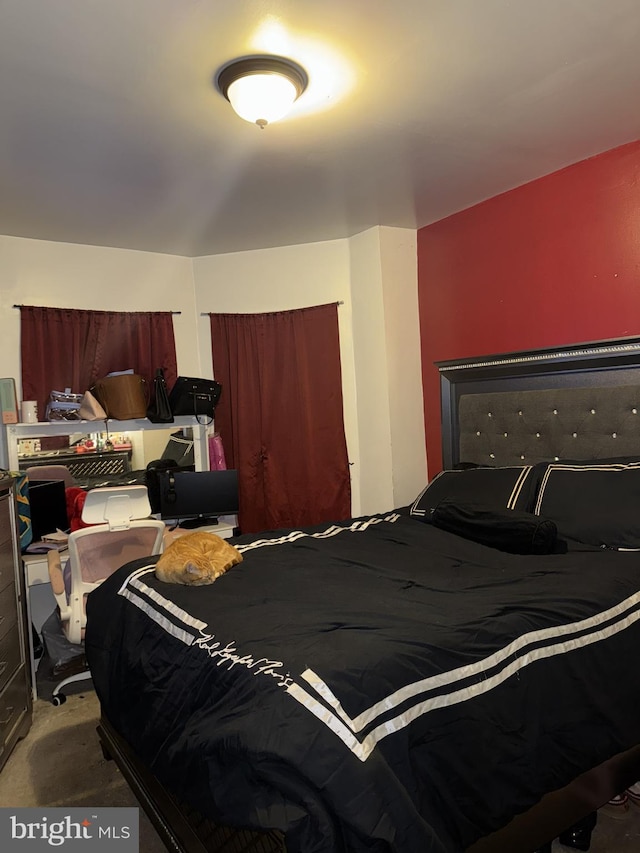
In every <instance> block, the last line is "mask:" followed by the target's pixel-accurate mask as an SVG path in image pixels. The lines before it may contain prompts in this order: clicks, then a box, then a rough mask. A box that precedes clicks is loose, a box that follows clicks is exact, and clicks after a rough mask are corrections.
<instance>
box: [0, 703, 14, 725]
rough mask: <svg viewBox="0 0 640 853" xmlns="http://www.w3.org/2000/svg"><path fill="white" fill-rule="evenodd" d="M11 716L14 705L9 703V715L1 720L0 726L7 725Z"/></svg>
mask: <svg viewBox="0 0 640 853" xmlns="http://www.w3.org/2000/svg"><path fill="white" fill-rule="evenodd" d="M11 717H13V705H7V716H6V717H5V718H4V720H0V726H6V725H7V723H8V722H9V720H10V719H11Z"/></svg>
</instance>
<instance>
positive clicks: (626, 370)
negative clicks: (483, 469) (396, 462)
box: [437, 338, 640, 468]
mask: <svg viewBox="0 0 640 853" xmlns="http://www.w3.org/2000/svg"><path fill="white" fill-rule="evenodd" d="M437 367H438V370H439V372H440V390H441V403H442V439H443V464H444V467H445V468H450V467H452V466H453V465H455V464H456V463H459V462H471V463H475V464H481V465H493V466H500V465H522V464H528V463H529V464H533V463H535V462H542V461H547V460H554V459H606V458H611V457H619V456H631V455H636V454H638V453H640V338H624V339H620V340H613V341H599V342H595V343H588V344H576V345H573V346H569V347H563V348H558V349H547V350H530V351H527V352H520V353H506V354H502V355H497V356H487V357H483V358H478V359H465V360H458V361H446V362H438V364H437Z"/></svg>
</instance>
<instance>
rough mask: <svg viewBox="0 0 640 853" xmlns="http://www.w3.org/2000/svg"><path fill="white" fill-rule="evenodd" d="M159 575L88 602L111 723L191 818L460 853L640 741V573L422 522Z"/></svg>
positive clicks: (125, 581) (286, 542) (143, 572)
mask: <svg viewBox="0 0 640 853" xmlns="http://www.w3.org/2000/svg"><path fill="white" fill-rule="evenodd" d="M234 544H235V545H236V547H238V548H239V549H240V550H241V551H242V552H243V556H244V561H243V562H242V563H241V564H240V565H238V566H236V567H234V568H233V569H231V570H230V571H229V572H228V573H227V574H226V575H224V576H223V577H222V578H220V579H219V580H217V581H216V582H215V583H214V584H212V585H211V586H201V587H191V588H187V587H181V586H175V585H168V584H163V583H162V582H160V581H158V580H157V579H156V577H155V574H154V571H153V564H154V562H155V558H150V559H149V560H143V561H136V562H134V563H130V564H128V565H127V566H124V567H123V568H122V569H121V570H120V571H119V572H118V573H117V574H115V575H113V576H112V577H111V578H109V579H108V580H107V581H106V582H105V583H104V584H103V585H102V586H101V587H100V588H99V589H97V590H96V591H95V592H93V593H91V595H90V596H89V598H88V605H87V607H88V626H87V633H86V652H87V657H88V659H89V664H90V667H91V671H92V674H93V679H94V683H95V687H96V690H97V693H98V696H99V699H100V702H101V705H102V708H103V711H104V713H105V715H106V717H107V718H108V719H109V720H110V722H111V723H112V724H113V725H114V726H115V728H116V729H117V730H118V731H119V732H120V733H121V734H122V735H123V736H124V737H125V739H126V740H127V741H129V743H130V744H131V745H132V746H133V747H134V749H135V751H136V752H137V753H138V755H139V756H140V757H141V758H142V760H143V761H144V762H145V763H146V764H147V765H148V766H149V768H150V769H151V770H152V771H153V772H154V773H155V775H156V776H157V777H158V778H159V779H160V780H161V781H162V782H163V783H164V784H165V785H166V786H167V787H168V788H169V789H171V790H172V791H174V792H175V793H176V794H177V795H178V796H179V797H180V799H181V800H183V801H186V802H188V803H190V804H191V805H193V806H194V807H195V808H197V809H199V810H200V811H201V812H203V813H204V814H208V815H210V816H211V817H213V818H214V819H217V820H219V821H221V822H223V823H230V824H234V825H241V826H248V827H271V828H279V829H281V830H283V831H284V832H285V833H286V842H287V849H288V851H290V853H296V851H300V853H302V851H304V853H312V851H313V853H315V851H317V853H338V851H349V853H360V851H380V853H382V851H397V853H445V851H446V853H454V852H457V851H462V850H463V849H465V848H466V847H467V846H468V845H469V844H471V843H472V842H473V841H474V840H476V839H477V838H478V837H480V836H482V835H484V834H486V833H488V832H489V831H491V830H493V829H495V828H498V827H500V826H502V825H503V824H504V823H506V822H507V820H508V819H509V818H510V816H512V815H513V814H516V813H518V812H521V811H524V810H526V809H527V808H528V807H530V806H531V805H532V804H534V803H535V802H536V801H537V800H538V799H539V798H540V796H541V795H542V794H543V793H544V792H546V791H548V790H552V789H556V788H558V787H561V786H563V785H564V784H566V783H567V782H568V781H570V780H571V779H572V778H574V777H575V776H576V775H578V774H579V773H580V772H582V771H584V770H587V769H589V768H591V767H593V766H595V765H597V764H598V763H600V762H601V761H603V760H605V759H606V758H608V757H610V756H611V755H613V754H615V753H617V752H620V751H621V750H623V749H626V748H628V747H630V746H632V745H634V744H636V743H638V742H640V714H639V713H638V708H640V679H638V678H637V676H636V674H635V652H636V650H637V649H638V648H640V627H639V625H638V619H639V618H640V593H639V590H640V555H639V554H637V553H635V552H613V551H597V550H593V549H592V550H589V551H584V552H580V551H574V552H570V553H568V554H563V555H554V556H544V557H539V556H515V555H511V554H507V553H502V552H500V551H497V550H495V549H493V548H488V547H485V546H482V545H477V544H474V543H472V542H469V541H466V540H464V539H461V538H459V537H457V536H454V535H452V534H450V533H446V532H444V531H441V530H438V529H436V528H434V527H431V526H430V525H428V524H424V523H421V522H420V521H417V520H415V519H413V518H410V517H408V516H405V515H402V514H398V513H392V514H389V515H387V516H381V517H372V518H366V519H359V520H356V521H353V522H344V523H341V524H337V525H334V526H329V527H323V528H314V529H307V530H305V531H294V532H287V531H278V532H274V533H270V534H267V535H264V536H262V537H260V536H245V537H240V538H238V539H237V540H235V541H234Z"/></svg>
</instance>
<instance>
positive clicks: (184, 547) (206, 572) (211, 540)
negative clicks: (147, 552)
mask: <svg viewBox="0 0 640 853" xmlns="http://www.w3.org/2000/svg"><path fill="white" fill-rule="evenodd" d="M241 562H242V554H241V553H240V552H239V551H237V550H236V549H235V548H234V547H233V545H229V543H228V542H227V541H226V539H222V538H221V537H220V536H216V535H215V534H214V533H207V532H205V531H196V532H195V533H186V534H184V535H183V536H179V537H178V538H177V539H174V540H173V542H172V543H171V544H170V545H168V546H167V548H166V550H165V551H164V553H163V554H162V556H161V557H160V559H159V560H158V562H157V563H156V577H157V578H159V579H160V580H161V581H164V582H165V583H181V584H185V585H189V586H202V585H203V584H207V583H213V582H214V581H215V580H216V578H219V577H220V575H223V574H224V573H225V572H226V571H227V569H230V568H231V566H235V565H236V564H237V563H241Z"/></svg>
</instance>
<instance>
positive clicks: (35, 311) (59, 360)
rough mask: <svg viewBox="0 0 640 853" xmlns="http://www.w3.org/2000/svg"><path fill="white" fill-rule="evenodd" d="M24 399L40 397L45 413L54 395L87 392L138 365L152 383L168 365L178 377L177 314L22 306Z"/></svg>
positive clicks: (170, 375) (171, 376) (171, 377)
mask: <svg viewBox="0 0 640 853" xmlns="http://www.w3.org/2000/svg"><path fill="white" fill-rule="evenodd" d="M20 351H21V359H22V399H23V400H37V401H38V411H39V412H40V417H41V418H43V417H44V411H45V408H46V404H47V400H48V398H49V393H50V392H51V391H52V390H57V391H61V390H64V389H65V388H71V390H72V391H73V392H74V393H77V394H82V393H84V392H85V391H86V390H87V389H88V388H89V387H90V386H91V385H92V383H93V382H95V380H96V379H100V378H101V377H102V376H105V375H106V374H107V373H109V372H111V371H116V370H128V369H129V368H133V370H134V371H135V372H136V373H139V374H140V375H141V376H143V377H144V378H145V379H146V380H147V382H148V383H151V380H152V379H153V376H154V373H155V369H156V368H157V367H162V368H164V375H165V379H166V380H167V385H168V386H169V388H171V387H172V385H173V383H174V382H175V380H176V378H177V362H176V347H175V339H174V335H173V318H172V315H171V312H168V311H166V312H165V311H163V312H156V311H149V312H146V311H140V312H122V311H83V310H77V309H71V308H42V307H37V306H26V305H23V306H20Z"/></svg>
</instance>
